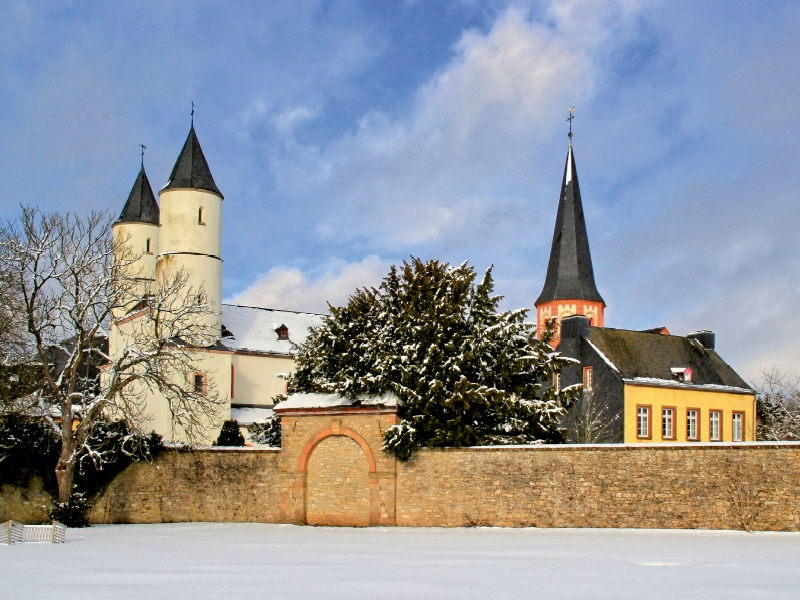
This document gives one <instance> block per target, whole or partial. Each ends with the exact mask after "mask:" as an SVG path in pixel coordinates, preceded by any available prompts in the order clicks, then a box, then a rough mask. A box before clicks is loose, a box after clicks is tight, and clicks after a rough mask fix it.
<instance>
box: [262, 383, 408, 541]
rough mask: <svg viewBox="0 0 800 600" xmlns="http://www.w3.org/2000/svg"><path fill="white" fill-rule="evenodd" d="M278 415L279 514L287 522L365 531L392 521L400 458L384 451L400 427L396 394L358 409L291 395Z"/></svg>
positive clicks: (339, 401) (335, 400)
mask: <svg viewBox="0 0 800 600" xmlns="http://www.w3.org/2000/svg"><path fill="white" fill-rule="evenodd" d="M275 412H276V413H277V414H278V415H280V417H281V428H282V432H281V471H282V486H281V514H282V517H283V521H284V522H286V523H298V524H300V523H308V524H310V525H339V526H356V527H359V526H360V527H363V526H368V525H394V523H395V496H394V493H395V474H396V469H395V458H394V455H391V454H387V453H385V452H382V451H381V450H380V447H381V443H382V439H383V432H384V431H385V430H386V428H387V427H390V426H392V425H394V424H395V423H397V421H398V419H397V398H396V397H394V396H391V395H388V396H382V397H378V398H367V399H364V400H362V401H361V402H359V403H354V402H352V401H350V400H347V399H345V398H341V397H339V396H333V395H324V394H294V395H292V396H290V397H289V399H288V400H286V401H284V402H281V403H280V404H279V405H278V406H276V407H275Z"/></svg>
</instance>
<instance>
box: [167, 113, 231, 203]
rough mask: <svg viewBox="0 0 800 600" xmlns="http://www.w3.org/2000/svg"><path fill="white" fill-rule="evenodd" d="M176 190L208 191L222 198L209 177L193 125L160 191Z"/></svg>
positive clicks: (209, 172)
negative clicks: (165, 183) (167, 179)
mask: <svg viewBox="0 0 800 600" xmlns="http://www.w3.org/2000/svg"><path fill="white" fill-rule="evenodd" d="M177 188H189V189H193V190H208V191H209V192H214V193H215V194H217V195H219V197H220V198H221V197H222V193H220V191H219V188H218V187H217V184H216V183H214V177H212V175H211V169H209V168H208V162H206V157H205V156H204V155H203V149H202V148H201V147H200V140H198V139H197V134H196V133H195V131H194V124H192V128H191V129H190V130H189V137H187V138H186V142H185V143H184V144H183V149H182V150H181V153H180V156H178V160H177V162H176V163H175V166H174V167H172V173H171V174H170V176H169V181H168V182H167V185H165V186H164V187H163V188H162V191H164V190H171V189H177Z"/></svg>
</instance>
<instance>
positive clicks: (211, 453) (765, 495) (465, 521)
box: [0, 415, 800, 531]
mask: <svg viewBox="0 0 800 600" xmlns="http://www.w3.org/2000/svg"><path fill="white" fill-rule="evenodd" d="M358 417H359V418H358V419H356V417H355V416H337V417H335V418H334V423H333V426H330V425H331V424H330V417H328V422H327V423H326V422H325V419H324V418H323V417H315V418H313V419H308V420H306V421H305V422H298V423H297V424H295V422H294V421H291V422H290V423H291V426H293V427H294V428H295V430H294V432H293V433H292V432H291V431H286V430H284V435H285V436H287V438H286V439H288V437H289V436H295V437H294V440H295V442H296V443H295V442H290V444H289V448H288V450H285V451H284V452H281V451H278V450H252V449H242V450H231V449H213V450H199V451H195V452H185V453H183V452H175V451H168V452H165V453H163V454H162V455H161V456H160V457H159V458H158V460H157V461H156V463H155V464H152V465H151V464H149V463H134V464H133V465H131V466H130V467H129V468H128V469H126V470H125V471H124V472H123V473H122V474H120V475H119V476H118V477H117V478H116V479H115V480H114V482H113V483H112V484H111V485H110V486H109V488H108V489H107V491H106V492H105V494H104V495H103V496H102V497H101V498H100V499H99V500H98V502H97V505H96V506H95V508H94V509H93V511H92V514H91V520H92V522H95V523H161V522H175V521H228V522H230V521H239V522H242V521H254V522H264V523H281V522H283V523H305V522H309V523H315V524H330V525H364V524H373V525H375V524H382V525H390V524H393V523H396V524H397V525H402V526H441V527H453V526H464V525H492V526H507V527H525V526H536V527H641V528H686V529H693V528H709V529H743V528H746V527H751V528H753V529H765V530H789V531H797V530H799V529H800V444H791V443H782V444H766V443H757V444H700V445H672V446H669V445H660V444H659V445H655V444H653V445H635V446H634V445H631V446H543V447H505V448H504V447H500V448H462V449H439V450H422V451H420V452H418V453H417V454H415V455H414V456H413V457H412V458H411V460H409V461H408V462H406V463H399V462H398V463H395V461H394V459H392V458H391V457H390V456H388V455H386V454H385V453H381V452H379V451H377V450H370V452H369V453H367V452H366V451H364V446H361V444H367V446H368V447H369V448H371V447H372V445H373V444H377V443H379V440H380V436H379V435H378V431H379V429H381V428H383V427H385V423H384V421H391V419H389V418H388V416H385V415H381V416H376V415H358ZM367 417H368V418H367ZM379 419H380V420H381V423H378V420H379ZM373 428H374V431H372V429H373ZM356 430H358V433H357V431H356ZM358 440H360V442H359V441H358ZM306 477H307V479H306ZM348 480H349V481H348ZM45 501H46V495H45V494H44V492H42V491H41V490H40V489H39V487H37V486H36V485H34V486H32V487H31V488H30V489H29V490H19V489H15V488H10V487H8V486H5V487H4V488H3V490H2V492H1V493H0V515H1V516H0V520H4V519H9V518H13V519H16V520H19V521H23V522H29V523H30V522H41V521H43V520H44V515H45V513H44V510H43V509H42V508H41V506H42V504H43V503H44V502H45ZM306 503H307V508H308V512H307V513H306ZM748 514H752V515H753V517H752V518H748V517H747V515H748Z"/></svg>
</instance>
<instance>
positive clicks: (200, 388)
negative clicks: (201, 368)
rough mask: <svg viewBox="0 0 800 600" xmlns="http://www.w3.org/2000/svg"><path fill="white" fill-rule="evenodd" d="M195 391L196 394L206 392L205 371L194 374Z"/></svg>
mask: <svg viewBox="0 0 800 600" xmlns="http://www.w3.org/2000/svg"><path fill="white" fill-rule="evenodd" d="M194 393H195V394H205V393H206V376H205V374H204V373H195V374H194Z"/></svg>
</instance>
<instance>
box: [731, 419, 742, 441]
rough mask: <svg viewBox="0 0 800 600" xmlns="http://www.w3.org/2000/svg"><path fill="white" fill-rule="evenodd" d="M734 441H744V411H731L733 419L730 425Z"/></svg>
mask: <svg viewBox="0 0 800 600" xmlns="http://www.w3.org/2000/svg"><path fill="white" fill-rule="evenodd" d="M731 433H732V434H733V441H734V442H742V441H744V413H740V412H735V413H733V421H732V427H731Z"/></svg>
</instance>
